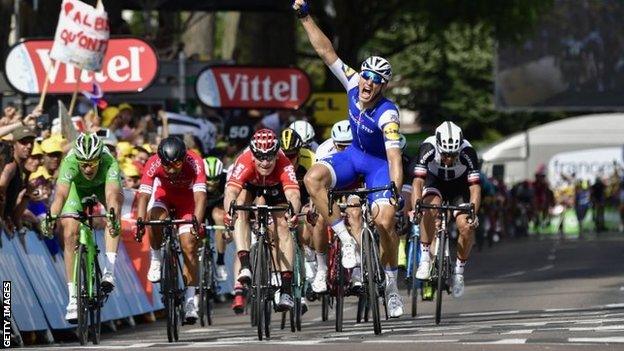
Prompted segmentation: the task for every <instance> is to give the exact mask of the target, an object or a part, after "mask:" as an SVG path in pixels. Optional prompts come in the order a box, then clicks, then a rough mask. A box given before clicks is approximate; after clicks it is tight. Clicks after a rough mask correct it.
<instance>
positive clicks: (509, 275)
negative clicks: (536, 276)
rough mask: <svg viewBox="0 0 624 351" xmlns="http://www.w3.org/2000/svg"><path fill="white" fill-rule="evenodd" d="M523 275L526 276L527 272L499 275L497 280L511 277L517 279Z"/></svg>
mask: <svg viewBox="0 0 624 351" xmlns="http://www.w3.org/2000/svg"><path fill="white" fill-rule="evenodd" d="M523 274H526V271H517V272H513V273H509V274H503V275H499V276H498V277H497V278H511V277H517V276H520V275H523Z"/></svg>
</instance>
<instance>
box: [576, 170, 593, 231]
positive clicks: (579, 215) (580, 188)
mask: <svg viewBox="0 0 624 351" xmlns="http://www.w3.org/2000/svg"><path fill="white" fill-rule="evenodd" d="M590 197H591V195H590V191H589V184H588V183H587V181H586V180H579V181H577V182H576V186H575V187H574V211H575V212H576V220H577V221H578V226H579V236H581V235H582V233H583V221H584V220H585V215H586V214H587V210H588V209H589V205H590V204H591V199H590Z"/></svg>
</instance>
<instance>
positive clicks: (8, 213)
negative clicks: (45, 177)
mask: <svg viewBox="0 0 624 351" xmlns="http://www.w3.org/2000/svg"><path fill="white" fill-rule="evenodd" d="M35 136H36V134H35V131H34V130H33V129H31V128H28V127H22V128H19V129H17V130H15V131H14V132H13V140H14V142H13V160H12V162H10V163H8V164H7V165H6V166H5V167H4V169H3V170H2V173H1V174H0V200H2V202H1V203H0V214H1V215H2V218H3V219H4V221H5V225H6V226H7V229H9V230H13V229H15V228H17V229H19V228H21V215H22V213H23V211H24V210H25V208H26V206H25V205H26V203H27V200H28V195H27V194H25V190H26V184H25V181H24V180H25V179H26V177H27V176H28V175H29V174H30V172H28V171H27V170H26V169H25V167H24V166H25V163H26V160H27V159H28V157H29V156H30V154H31V152H32V150H33V145H34V142H35Z"/></svg>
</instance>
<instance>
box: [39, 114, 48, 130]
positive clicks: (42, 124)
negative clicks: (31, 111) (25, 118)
mask: <svg viewBox="0 0 624 351" xmlns="http://www.w3.org/2000/svg"><path fill="white" fill-rule="evenodd" d="M50 123H51V121H50V115H49V114H47V113H44V114H42V115H41V116H39V117H37V128H38V129H40V130H44V129H50Z"/></svg>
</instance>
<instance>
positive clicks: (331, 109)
mask: <svg viewBox="0 0 624 351" xmlns="http://www.w3.org/2000/svg"><path fill="white" fill-rule="evenodd" d="M306 106H310V107H311V108H312V109H313V111H314V118H315V120H316V123H317V124H318V125H323V126H331V125H333V124H334V123H336V122H338V121H340V120H343V119H348V118H349V110H348V105H347V94H345V93H344V92H336V93H314V94H312V96H310V100H308V102H307V103H306Z"/></svg>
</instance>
